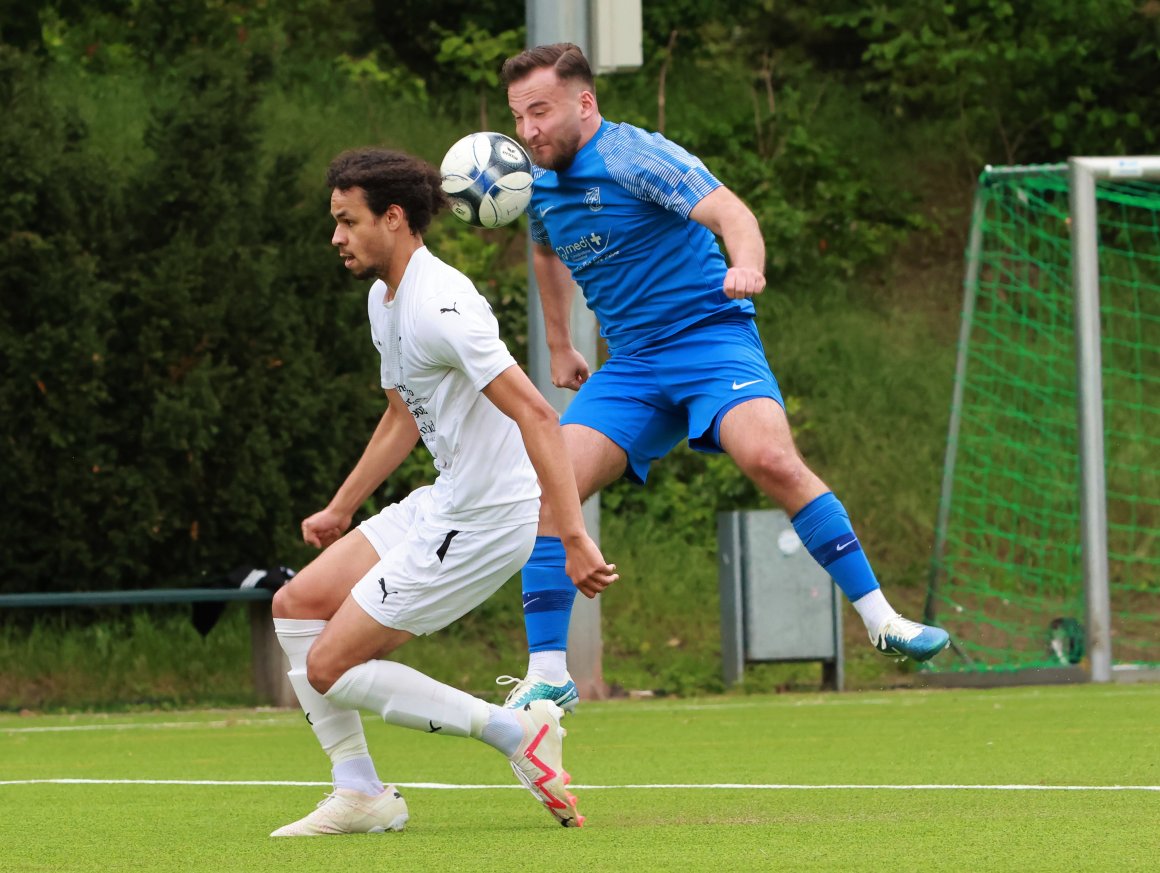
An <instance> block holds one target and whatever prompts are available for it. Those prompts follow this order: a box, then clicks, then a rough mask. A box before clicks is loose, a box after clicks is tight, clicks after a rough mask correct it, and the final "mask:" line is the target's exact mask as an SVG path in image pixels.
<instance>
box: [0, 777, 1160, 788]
mask: <svg viewBox="0 0 1160 873" xmlns="http://www.w3.org/2000/svg"><path fill="white" fill-rule="evenodd" d="M393 784H395V785H397V786H399V787H400V788H430V789H434V790H440V791H493V790H507V789H513V788H514V789H517V790H520V791H524V790H526V789H525V788H524V787H523V786H522V785H511V784H504V785H482V784H481V785H456V784H452V783H447V782H396V783H393ZM3 785H209V786H259V787H267V788H285V787H289V788H300V787H310V786H317V787H323V788H329V787H330V783H329V782H296V781H270V780H249V779H228V780H227V779H7V780H0V786H3ZM570 787H571V788H574V789H576V790H578V791H616V790H624V789H630V790H635V791H655V790H672V789H683V790H690V791H696V790H702V791H1160V785H853V784H850V785H843V784H838V785H794V784H776V783H773V784H758V785H746V784H744V783H741V782H719V783H701V784H692V783H668V784H665V783H657V784H629V785H572V786H570Z"/></svg>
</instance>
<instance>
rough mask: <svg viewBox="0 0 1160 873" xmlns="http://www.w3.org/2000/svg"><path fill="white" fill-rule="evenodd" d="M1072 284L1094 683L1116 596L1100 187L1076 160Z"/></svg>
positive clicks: (1102, 673) (1104, 675) (1108, 666)
mask: <svg viewBox="0 0 1160 873" xmlns="http://www.w3.org/2000/svg"><path fill="white" fill-rule="evenodd" d="M1068 164H1069V165H1070V185H1069V189H1070V192H1069V197H1070V200H1071V248H1072V284H1073V287H1074V290H1075V343H1076V401H1077V403H1076V410H1077V415H1078V424H1079V459H1080V526H1081V535H1082V543H1083V575H1084V590H1085V592H1086V596H1087V647H1088V655H1089V658H1090V663H1091V681H1093V682H1110V681H1111V678H1112V618H1111V595H1110V591H1109V587H1108V519H1107V491H1106V483H1105V474H1104V409H1103V396H1104V395H1103V372H1102V363H1101V355H1100V267H1099V242H1098V238H1097V234H1096V181H1095V175H1094V174H1093V172H1092V169H1091V168H1089V167H1088V166H1085V161H1084V160H1083V159H1081V158H1072V159H1071V160H1070V161H1068Z"/></svg>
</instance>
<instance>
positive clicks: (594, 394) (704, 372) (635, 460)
mask: <svg viewBox="0 0 1160 873" xmlns="http://www.w3.org/2000/svg"><path fill="white" fill-rule="evenodd" d="M755 397H770V398H772V399H773V400H776V401H777V402H778V403H779V404H780V405H781V406H782V407H784V406H785V403H784V401H783V400H782V398H781V390H780V389H779V388H778V386H777V379H775V378H774V376H773V372H772V371H771V370H770V369H769V362H768V361H767V360H766V359H765V350H764V349H763V348H762V345H761V337H760V336H758V333H757V326H756V325H755V324H754V323H753V319H751V318H730V319H727V320H722V321H713V322H708V323H702V324H697V325H694V326H693V327H690V328H687V329H686V330H683V331H681V332H680V333H678V334H676V335H675V336H672V337H668V338H666V339H664V340H662V341H660V342H659V343H656V344H654V345H650V346H649V347H647V348H644V349H638V350H635V351H633V352H631V353H627V354H623V355H613V356H612V357H611V358H609V360H608V361H607V363H605V364H604V366H602V367H601V368H600V369H599V370H597V371H596V372H595V373H593V374H592V377H591V378H590V379H589V380H588V381H587V382H585V383H584V385H582V386H581V387H580V391H579V392H578V393H577V394H576V396H575V397H574V398H573V400H572V403H571V404H570V405H569V406H568V408H567V410H565V412H564V414H563V415H562V416H561V417H560V423H561V424H581V425H584V426H585V427H590V428H592V429H593V430H596V431H599V432H600V433H602V434H604V435H605V436H606V437H608V438H609V439H610V440H612V441H613V442H614V443H616V444H617V445H618V446H620V448H622V449H623V450H624V452H625V454H626V455H628V469H627V470H626V472H625V475H626V476H628V477H629V478H630V479H632V480H633V481H635V482H639V483H642V484H643V483H644V480H645V478H646V477H647V476H648V468H649V464H651V463H652V462H653V461H655V460H656V459H658V458H662V457H664V456H665V455H666V454H668V453H669V451H671V450H672V448H673V446H675V445H676V444H677V443H679V442H680V441H681V440H682V439H685V438H688V440H689V446H690V448H693V449H696V450H697V451H699V452H721V451H722V448H721V442H720V430H721V419H722V418H723V417H724V416H725V413H726V412H728V411H729V410H730V409H732V408H733V407H734V406H736V405H737V404H739V403H742V402H744V401H746V400H752V399H753V398H755Z"/></svg>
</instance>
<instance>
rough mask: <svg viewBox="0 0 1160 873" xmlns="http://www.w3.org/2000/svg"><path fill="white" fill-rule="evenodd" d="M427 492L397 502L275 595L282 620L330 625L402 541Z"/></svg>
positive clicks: (307, 567) (355, 531) (411, 495)
mask: <svg viewBox="0 0 1160 873" xmlns="http://www.w3.org/2000/svg"><path fill="white" fill-rule="evenodd" d="M422 496H423V495H422V489H421V490H420V491H417V492H413V493H412V494H410V495H408V496H407V498H405V499H404V500H402V501H400V502H399V503H392V504H391V505H390V506H388V507H387V508H386V509H384V510H383V511H382V512H380V513H379V514H378V515H375V516H373V517H371V518H369V519H367V520H366V521H364V522H363V523H362V524H360V525H359V526H358V527H357V528H355V529H354V530H352V531H349V532H348V533H347V534H346V535H345V536H344V537H343V538H342V539H340V540H339V541H338V542H336V543H333V544H332V545H330V546H328V547H327V548H326V549H324V550H323V551H322V554H320V555H319V556H318V557H317V558H315V559H314V560H313V561H311V562H310V563H309V564H307V565H306V566H305V567H304V568H303V569H302V570H301V571H300V572H299V573H298V574H297V575H296V576H294V578H293V579H291V580H290V581H289V582H288V583H287V584H286V585H284V586H282V588H281V589H279V591H278V592H277V594H275V596H274V616H275V617H276V618H298V619H321V620H327V621H328V620H330V619H331V618H332V617H333V616H334V614H335V613H336V612H337V611H338V608H339V607H340V606H341V605H342V602H343V601H344V600H346V597H347V595H348V594H350V591H351V589H352V588H353V587H354V585H355V583H356V582H358V580H359V579H361V578H362V577H363V576H365V575H366V573H367V571H368V570H370V568H371V567H373V566H374V565H375V564H377V563H378V562H379V561H380V560H381V559H382V556H383V555H384V554H386V553H387V552H388V551H390V550H391V549H392V548H393V547H394V546H395V545H396V544H397V543H399V542H402V541H403V540H404V539H405V537H406V534H407V530H408V529H409V528H410V526H411V523H412V521H413V519H414V517H415V513H416V511H417V507H418V505H419V504H420V502H421V499H422Z"/></svg>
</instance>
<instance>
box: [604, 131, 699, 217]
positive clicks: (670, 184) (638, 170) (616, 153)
mask: <svg viewBox="0 0 1160 873" xmlns="http://www.w3.org/2000/svg"><path fill="white" fill-rule="evenodd" d="M598 148H599V150H600V153H601V155H602V156H603V157H604V163H605V166H606V167H607V168H608V173H609V175H610V176H611V177H612V178H613V179H614V180H615V181H616V182H617V183H619V184H620V185H622V186H623V187H624V188H625V189H627V190H628V191H629V192H630V193H631V194H632V195H633V196H634V197H637V198H639V199H641V200H647V201H650V202H652V203H656V204H657V205H659V206H662V207H664V208H665V209H668V210H670V211H671V212H675V213H677V214H678V215H680V216H681V217H682V218H688V217H689V213H690V212H692V211H693V207H694V206H696V205H697V204H698V203H700V202H701V200H703V199H704V198H705V196H706V195H708V194H710V193H712V192H713V191H715V190H716V189H717V188H720V187H721V182H720V181H719V180H718V179H717V178H716V177H715V176H714V175H713V174H712V173H710V172H709V170H708V168H707V167H706V166H705V165H704V164H703V163H702V162H701V159H700V158H697V157H696V156H694V155H691V154H689V152H687V151H685V150H684V149H683V148H681V147H680V146H679V145H677V144H676V143H675V142H671V141H669V140H667V139H665V138H664V137H663V136H661V135H660V134H659V133H647V132H645V131H643V130H640V129H639V128H635V127H630V126H627V125H623V126H621V128H620V129H619V130H618V131H617V132H616V135H614V136H606V137H604V138H603V139H602V140H601V141H600V143H599V144H598Z"/></svg>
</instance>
